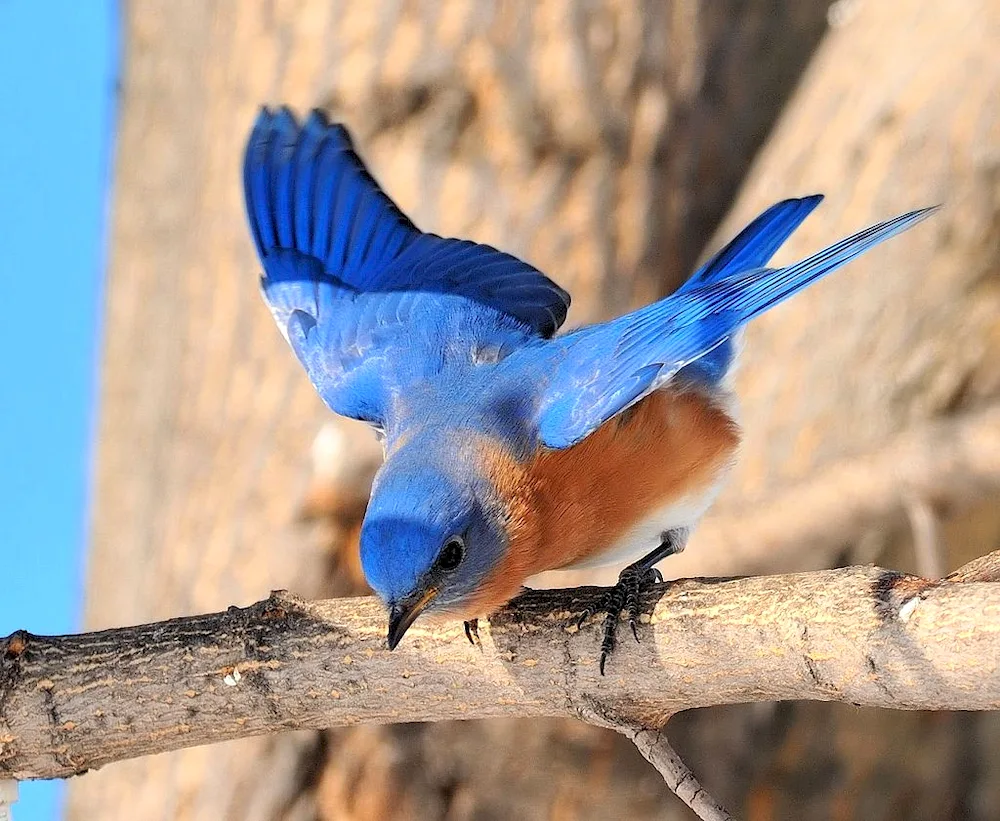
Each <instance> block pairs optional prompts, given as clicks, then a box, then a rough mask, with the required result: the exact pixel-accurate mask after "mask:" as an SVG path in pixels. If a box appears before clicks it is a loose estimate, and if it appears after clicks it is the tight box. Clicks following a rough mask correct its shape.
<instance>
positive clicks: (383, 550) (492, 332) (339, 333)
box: [244, 109, 934, 673]
mask: <svg viewBox="0 0 1000 821" xmlns="http://www.w3.org/2000/svg"><path fill="white" fill-rule="evenodd" d="M244 188H245V196H246V207H247V214H248V217H249V223H250V230H251V233H252V235H253V240H254V242H255V243H256V246H257V252H258V254H259V255H260V259H261V262H262V263H263V267H264V276H263V278H262V289H263V294H264V299H265V300H266V302H267V304H268V306H269V307H270V309H271V312H272V314H273V315H274V318H275V321H276V322H277V323H278V327H279V328H280V330H281V332H282V333H283V334H284V336H285V338H286V339H287V340H288V342H289V344H290V345H291V347H292V350H293V351H294V352H295V354H296V356H297V357H298V358H299V360H300V361H301V363H302V365H303V366H304V367H305V370H306V372H307V374H308V375H309V378H310V379H311V380H312V383H313V384H314V385H315V387H316V390H317V391H318V392H319V395H320V397H322V399H323V401H324V402H325V403H326V404H327V405H328V406H329V408H330V409H331V410H333V411H334V412H335V413H338V414H341V415H343V416H348V417H351V418H354V419H361V420H364V421H365V422H367V423H369V424H370V425H371V426H372V427H373V428H374V429H375V431H376V432H377V434H378V435H379V436H380V437H381V438H382V441H383V446H384V449H385V462H384V464H383V466H382V467H381V469H380V470H379V472H378V474H377V476H376V478H375V481H374V484H373V487H372V494H371V500H370V502H369V505H368V510H367V513H366V516H365V520H364V524H363V526H362V530H361V563H362V567H363V570H364V573H365V577H366V578H367V580H368V583H369V584H370V585H371V587H372V588H373V589H374V590H375V592H376V593H377V594H378V595H379V597H380V598H381V599H382V600H383V601H384V602H385V604H386V606H387V607H388V610H389V632H388V643H389V647H390V648H394V647H395V646H396V645H397V644H398V643H399V641H400V639H401V638H402V637H403V634H404V633H405V632H406V630H407V629H408V628H409V626H410V625H411V624H412V623H413V621H414V620H415V619H416V618H417V616H419V615H420V614H421V613H425V612H426V613H437V614H439V615H447V616H452V617H457V618H461V619H463V620H466V622H467V630H468V629H469V623H470V622H471V623H473V624H474V620H475V619H476V618H477V617H481V616H487V615H489V614H490V613H492V612H494V611H495V610H496V609H497V608H499V607H501V606H502V605H503V604H505V603H506V602H507V601H509V600H510V599H512V598H513V597H514V596H515V595H517V593H518V592H519V591H520V590H521V589H522V586H523V584H524V582H525V580H527V579H528V578H530V577H531V576H533V575H535V574H537V573H540V572H542V571H546V570H555V569H566V568H575V567H582V566H587V565H601V564H615V565H616V566H619V567H620V566H622V565H625V567H624V569H623V570H622V572H621V575H620V577H619V581H618V584H617V585H616V586H614V587H612V588H609V592H608V596H607V602H606V606H605V608H604V609H606V610H607V613H608V617H607V618H606V620H605V627H604V638H603V642H602V652H601V660H600V668H601V672H602V673H603V672H604V665H605V660H606V658H607V656H608V655H609V654H610V653H611V651H612V650H613V648H614V643H615V631H616V629H617V624H618V621H619V616H620V614H621V613H622V612H623V611H627V612H628V614H629V617H630V621H631V624H632V630H633V632H635V621H636V618H637V616H638V609H639V590H640V588H641V587H642V585H644V584H646V583H648V582H649V581H650V580H652V579H654V578H656V577H657V576H658V573H657V571H656V570H655V569H654V566H655V564H656V563H657V562H659V561H660V560H661V559H662V558H664V557H665V556H667V555H670V554H671V553H676V552H678V551H679V550H681V549H683V547H684V544H685V542H686V540H687V537H688V534H689V533H690V531H691V529H692V528H693V527H694V525H695V524H696V523H697V522H698V520H699V519H700V518H701V516H702V515H703V514H704V513H705V511H706V510H707V509H708V507H709V506H710V505H711V503H712V501H713V500H714V498H715V497H716V495H717V493H718V491H719V489H720V487H721V485H722V483H723V482H724V480H725V479H726V476H727V473H728V472H729V468H730V467H731V466H732V464H733V461H734V458H735V454H736V450H737V447H738V445H739V441H740V431H739V428H738V426H737V423H736V421H735V419H734V416H733V409H734V405H735V403H734V399H733V397H732V395H731V394H730V392H729V389H728V387H727V384H726V376H727V373H728V372H729V370H730V368H731V367H732V364H733V357H734V348H733V335H734V334H735V333H736V332H737V331H738V330H739V329H740V328H741V327H742V326H743V325H745V324H746V323H747V322H749V321H751V320H752V319H753V318H754V317H756V316H759V315H760V314H762V313H763V312H764V311H766V310H768V309H769V308H771V307H772V306H774V305H776V304H778V303H779V302H781V301H782V300H784V299H787V298H788V297H790V296H792V295H793V294H795V293H796V292H797V291H799V290H801V289H802V288H805V287H806V286H807V285H809V284H810V283H812V282H814V281H816V280H817V279H819V278H820V277H822V276H824V275H825V274H827V273H829V272H830V271H833V270H834V269H835V268H839V267H840V266H841V265H844V264H845V263H847V262H850V261H851V260H852V259H854V258H855V257H857V256H858V255H859V254H861V253H863V252H865V251H867V250H868V249H869V248H872V247H873V246H875V245H877V244H878V243H880V242H882V241H883V240H886V239H888V238H889V237H891V236H894V235H895V234H898V233H900V232H901V231H905V230H906V229H908V228H911V227H912V226H914V225H916V224H917V223H918V222H919V221H920V220H922V219H924V218H925V217H926V216H928V215H929V214H930V213H931V212H932V211H933V210H934V209H932V208H925V209H921V210H918V211H912V212H910V213H908V214H904V215H902V216H899V217H896V218H895V219H891V220H888V221H886V222H882V223H879V224H878V225H875V226H872V227H871V228H867V229H865V230H864V231H861V232H859V233H857V234H854V235H852V236H850V237H847V238H846V239H843V240H841V241H840V242H837V243H836V244H834V245H831V246H830V247H829V248H825V249H824V250H822V251H820V252H818V253H816V254H813V255H812V256H810V257H808V258H806V259H804V260H802V261H801V262H797V263H795V264H793V265H788V266H786V267H783V268H769V267H767V263H768V260H769V259H770V258H771V256H772V255H773V254H774V252H775V251H776V250H777V249H778V247H779V246H780V245H781V244H782V243H783V242H784V241H785V240H786V239H787V238H788V237H789V236H790V235H791V234H792V232H793V231H794V230H795V229H796V228H797V227H798V226H799V224H800V223H801V222H802V221H803V220H804V219H805V218H806V217H807V216H808V215H809V213H810V212H811V211H812V210H813V209H814V208H815V207H816V206H817V205H818V204H819V202H820V200H821V199H822V197H820V196H818V195H817V196H810V197H803V198H801V199H789V200H784V201H783V202H779V203H778V204H776V205H773V206H771V207H770V208H769V209H767V210H766V211H765V212H764V213H763V214H761V215H760V216H759V217H757V218H756V219H755V220H754V221H753V222H752V223H750V225H749V226H747V227H746V228H745V229H744V230H743V231H742V232H741V233H740V234H739V236H737V237H736V238H735V239H734V240H733V241H732V242H730V243H729V244H728V245H727V246H726V247H725V248H723V249H722V250H721V251H720V252H719V253H718V254H716V255H715V256H714V257H713V258H712V259H710V260H709V261H708V262H707V263H705V265H703V266H702V267H701V268H700V269H699V270H698V271H696V272H695V273H694V274H693V275H692V276H691V278H690V279H689V280H688V281H687V282H686V283H685V284H684V285H683V286H682V287H681V288H680V289H679V290H677V291H676V292H675V293H673V294H671V295H670V296H668V297H667V298H665V299H662V300H660V301H659V302H655V303H653V304H651V305H647V306H646V307H644V308H640V309H639V310H636V311H633V312H631V313H629V314H626V315H624V316H621V317H619V318H617V319H614V320H612V321H610V322H605V323H602V324H598V325H591V326H589V327H584V328H580V329H578V330H575V331H572V332H570V333H566V334H563V335H558V336H557V335H556V331H557V330H558V329H559V327H560V325H561V324H562V323H563V321H564V320H565V318H566V312H567V309H568V308H569V302H570V299H569V295H568V294H567V293H566V292H565V291H564V290H563V289H562V288H560V287H559V286H558V285H556V284H555V283H554V282H553V281H552V280H550V279H549V278H548V277H546V276H545V275H544V274H542V273H541V272H540V271H538V270H537V269H536V268H534V267H532V266H531V265H529V264H528V263H526V262H523V261H522V260H519V259H517V258H516V257H513V256H511V255H509V254H505V253H503V252H501V251H498V250H496V249H495V248H491V247H490V246H488V245H479V244H477V243H474V242H469V241H467V240H458V239H444V238H442V237H439V236H437V235H435V234H428V233H424V232H422V231H420V230H419V229H418V228H417V227H416V226H414V225H413V223H412V222H410V220H409V219H407V217H406V216H405V215H404V214H403V213H402V212H401V211H400V210H399V208H398V207H397V206H396V205H395V204H394V203H393V202H392V200H390V199H389V197H388V196H386V194H385V193H384V192H383V191H382V189H381V188H380V187H379V186H378V184H377V183H376V182H375V180H374V179H373V178H372V176H371V174H370V173H369V172H368V170H367V169H366V168H365V165H364V163H363V162H362V161H361V159H360V158H359V157H358V155H357V153H356V152H355V150H354V147H353V144H352V142H351V138H350V136H349V134H348V132H347V131H346V130H345V128H344V127H343V126H341V125H337V124H330V123H329V122H328V120H327V118H326V117H325V116H324V114H323V113H321V112H319V111H314V112H313V113H312V114H311V115H310V116H309V117H308V118H307V119H306V120H305V122H304V123H302V124H300V123H299V122H298V121H297V119H296V118H295V116H294V115H293V114H292V113H291V112H290V111H288V110H287V109H280V110H277V111H271V110H268V109H264V110H263V111H262V112H261V114H260V116H259V117H258V119H257V122H256V124H255V126H254V128H253V131H252V133H251V134H250V137H249V142H248V145H247V149H246V156H245V164H244Z"/></svg>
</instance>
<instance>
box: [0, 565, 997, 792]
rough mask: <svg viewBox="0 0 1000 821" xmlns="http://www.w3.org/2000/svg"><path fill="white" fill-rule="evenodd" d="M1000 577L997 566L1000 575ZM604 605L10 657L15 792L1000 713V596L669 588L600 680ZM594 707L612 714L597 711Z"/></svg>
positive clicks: (236, 625) (293, 619)
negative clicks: (268, 738) (760, 725)
mask: <svg viewBox="0 0 1000 821" xmlns="http://www.w3.org/2000/svg"><path fill="white" fill-rule="evenodd" d="M994 558H995V557H994ZM601 592H602V591H601V589H600V588H575V589H571V590H564V591H534V592H530V593H527V594H525V595H523V596H521V597H520V598H519V599H518V600H517V601H516V602H515V603H514V604H513V605H512V606H510V607H508V608H506V609H504V610H502V611H501V612H499V613H498V614H496V615H495V616H494V617H493V618H492V619H490V621H489V622H488V623H486V624H484V625H483V626H482V627H481V630H480V637H481V640H482V646H481V647H476V646H473V645H471V644H470V643H467V642H466V641H464V638H463V636H462V629H461V625H460V624H449V625H445V626H439V627H434V626H427V625H417V626H415V627H414V628H412V630H411V632H412V635H408V636H407V641H406V644H405V645H404V646H403V647H402V649H401V650H400V651H397V652H390V651H389V650H388V649H387V648H386V645H385V617H384V612H383V608H382V606H381V604H380V603H379V602H378V601H377V600H376V599H373V598H365V599H333V600H328V601H321V602H312V603H307V602H303V601H301V600H299V599H295V598H292V597H289V596H288V595H287V594H284V593H276V594H272V596H271V597H270V598H269V599H268V600H266V601H262V602H259V603H257V604H255V605H252V606H250V607H248V608H237V607H231V608H230V609H229V610H228V611H226V612H222V613H214V614H210V615H206V616H190V617H185V618H179V619H172V620H170V621H166V622H159V623H155V624H149V625H142V626H139V627H125V628H117V629H113V630H104V631H99V632H95V633H86V634H82V635H76V636H58V637H44V636H32V635H30V634H28V633H25V632H23V631H19V632H17V633H14V634H13V635H11V636H10V637H8V638H7V639H5V640H4V642H3V644H2V645H0V650H2V652H0V659H2V661H0V705H2V717H3V726H2V727H0V729H2V731H3V732H2V735H0V775H6V776H10V777H14V778H19V779H24V778H52V777H65V776H69V775H75V774H79V773H81V772H83V771H85V770H88V769H91V768H94V767H99V766H101V765H103V764H107V763H109V762H112V761H118V760H121V759H124V758H132V757H135V756H140V755H150V754H153V753H158V752H164V751H167V750H174V749H177V748H181V747H188V746H193V745H198V744H206V743H210V742H218V741H226V740H231V739H236V738H242V737H245V736H252V735H259V734H262V733H267V732H275V731H277V730H282V729H322V728H327V727H333V726H338V725H346V724H358V723H385V722H401V721H441V720H446V719H456V718H461V719H469V718H495V717H500V716H520V717H525V716H528V717H530V716H559V715H568V716H577V717H587V715H588V710H590V711H593V710H595V709H596V710H597V711H598V712H599V713H601V714H607V715H612V716H616V717H619V718H620V719H621V720H624V721H628V722H629V723H630V724H632V725H634V726H639V727H650V728H654V729H655V728H659V727H661V726H663V725H664V724H665V723H666V721H667V719H668V718H669V717H670V716H672V715H673V714H675V713H677V712H680V711H681V710H687V709H690V708H695V707H705V706H711V705H717V704H731V703H742V702H751V701H778V700H785V699H809V700H821V701H843V702H847V703H851V704H854V705H856V706H862V705H864V706H874V707H889V708H896V709H911V710H912V709H934V710H941V709H952V710H993V709H998V708H1000V667H998V666H997V663H996V660H997V658H1000V583H997V582H996V581H993V580H991V581H985V582H952V581H939V582H935V581H930V580H926V579H921V578H918V577H913V576H906V575H904V574H902V573H898V572H896V571H891V570H884V569H882V568H878V567H864V568H847V569H842V570H827V571H814V572H812V573H807V574H798V575H788V576H758V577H753V578H744V579H735V580H724V579H711V580H703V581H697V580H690V581H683V582H675V583H669V584H662V585H658V586H656V587H655V588H654V589H652V590H650V591H649V592H648V593H647V595H646V597H645V602H644V604H645V610H646V612H647V613H648V614H649V615H648V618H646V619H644V620H643V622H644V625H643V627H642V629H641V632H640V642H639V643H632V642H622V643H621V644H620V645H619V648H618V650H617V652H616V654H615V655H614V657H613V665H612V667H611V669H610V671H609V675H607V676H601V675H600V672H599V669H598V657H599V654H600V650H599V648H600V638H601V635H602V630H601V627H600V624H591V625H589V626H586V627H584V628H583V629H578V627H577V618H578V617H579V615H580V613H582V612H583V611H585V610H586V609H588V608H589V607H592V606H593V605H594V604H595V602H596V601H597V600H598V599H599V597H600V595H601ZM595 705H597V706H596V707H595ZM647 752H648V751H647Z"/></svg>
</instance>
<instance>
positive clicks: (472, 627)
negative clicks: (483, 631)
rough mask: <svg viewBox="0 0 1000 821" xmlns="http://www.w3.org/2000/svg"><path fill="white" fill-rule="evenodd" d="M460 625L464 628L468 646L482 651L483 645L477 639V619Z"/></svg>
mask: <svg viewBox="0 0 1000 821" xmlns="http://www.w3.org/2000/svg"><path fill="white" fill-rule="evenodd" d="M462 624H463V626H464V627H465V637H466V638H467V639H468V640H469V644H471V645H472V646H473V647H478V648H479V649H480V650H482V649H483V643H482V641H480V639H479V619H470V620H469V621H466V622H462Z"/></svg>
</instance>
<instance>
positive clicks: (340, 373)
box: [243, 108, 569, 421]
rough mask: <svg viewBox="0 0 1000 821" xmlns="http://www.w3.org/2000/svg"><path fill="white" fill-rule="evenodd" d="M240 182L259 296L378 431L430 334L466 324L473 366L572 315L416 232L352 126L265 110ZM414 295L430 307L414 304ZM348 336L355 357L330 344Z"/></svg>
mask: <svg viewBox="0 0 1000 821" xmlns="http://www.w3.org/2000/svg"><path fill="white" fill-rule="evenodd" d="M243 180H244V189H245V196H246V206H247V216H248V219H249V223H250V230H251V234H252V235H253V240H254V244H255V245H256V248H257V252H258V254H259V256H260V258H261V261H262V263H263V265H264V272H265V274H264V277H263V280H262V287H263V292H264V296H265V299H266V300H267V302H268V304H269V306H270V307H271V310H272V313H273V314H274V316H275V319H276V321H277V322H278V324H279V326H280V327H281V329H282V332H283V333H285V335H286V337H288V339H289V342H290V343H292V345H293V348H294V349H295V352H296V354H297V355H298V356H299V358H300V360H301V361H302V363H303V364H304V365H305V367H306V370H307V371H308V372H309V375H310V378H311V379H312V380H313V382H314V383H315V384H316V387H317V389H318V390H319V392H320V395H321V396H322V397H323V399H324V400H325V401H326V402H327V404H328V405H330V407H331V408H332V409H333V410H335V411H337V412H339V413H343V414H345V415H349V416H350V415H355V416H356V415H358V413H359V412H360V411H359V408H363V409H364V413H365V414H366V417H365V418H369V419H375V420H376V421H377V418H378V417H380V416H383V415H385V414H386V413H387V408H386V407H384V406H383V405H380V403H384V402H385V401H387V400H386V397H387V396H388V395H389V394H390V393H391V392H392V391H390V390H388V387H387V386H391V387H392V388H393V389H394V390H397V391H398V390H399V389H401V388H403V387H405V385H406V384H407V382H408V380H409V381H413V380H416V381H419V380H420V379H423V378H425V377H426V376H427V375H429V374H431V373H433V370H434V368H435V367H439V366H440V363H441V360H442V357H441V355H440V351H439V350H435V348H436V347H437V348H439V347H440V346H441V344H442V341H441V340H440V339H435V338H434V337H433V334H432V333H431V332H430V331H431V330H435V329H440V328H452V329H455V328H461V329H462V333H463V334H464V335H465V336H466V337H467V342H468V345H466V346H465V350H466V351H468V352H469V354H468V355H469V356H470V357H471V351H472V350H474V349H475V348H476V347H477V346H492V347H494V348H497V349H501V348H503V349H507V348H509V347H510V344H509V343H510V335H511V334H512V333H513V334H514V335H515V336H518V338H521V337H524V338H529V337H531V336H539V337H548V336H551V335H552V334H553V333H555V331H556V330H557V329H558V327H559V325H560V324H561V323H562V322H563V320H564V319H565V317H566V311H567V309H568V307H569V296H568V294H566V292H565V291H563V290H562V289H561V288H560V287H559V286H557V285H556V284H555V283H554V282H552V281H551V280H549V279H548V278H547V277H545V276H544V275H543V274H542V273H540V272H539V271H538V270H537V269H535V268H534V267H532V266H531V265H529V264H527V263H526V262H522V261H521V260H519V259H517V258H515V257H513V256H510V255H509V254H504V253H502V252H500V251H497V250H496V249H494V248H491V247H489V246H486V245H477V244H475V243H472V242H468V241H464V240H454V239H444V238H442V237H439V236H436V235H434V234H425V233H423V232H421V231H420V230H418V229H417V228H416V227H415V226H414V225H413V223H412V222H410V220H409V219H407V217H406V216H405V215H404V214H403V213H402V212H401V211H400V210H399V208H397V207H396V205H395V203H393V202H392V200H391V199H389V197H388V196H386V194H385V193H384V192H383V191H382V189H381V188H379V186H378V184H377V183H376V182H375V180H374V179H373V178H372V176H371V174H370V173H369V172H368V170H367V169H366V168H365V165H364V163H363V162H362V161H361V159H360V158H359V157H358V155H357V154H356V153H355V151H354V148H353V145H352V143H351V138H350V135H349V134H348V133H347V131H346V129H344V128H343V126H340V125H336V124H334V125H331V124H330V123H329V122H328V121H327V120H326V117H325V115H324V114H322V113H321V112H318V111H314V112H313V113H312V114H311V115H310V116H309V117H308V118H307V119H306V121H305V122H304V123H303V124H302V125H301V126H300V125H299V123H298V122H297V121H296V119H295V117H294V116H293V115H292V113H291V112H290V111H289V110H288V109H285V108H282V109H279V110H278V111H276V112H272V111H269V110H267V109H264V110H263V111H262V112H261V114H260V116H259V117H258V118H257V122H256V124H255V125H254V128H253V130H252V132H251V134H250V138H249V141H248V143H247V149H246V154H245V159H244V167H243ZM415 295H420V296H421V297H422V298H421V299H419V300H414V299H409V298H408V297H409V296H415ZM362 297H364V299H363V300H362V299H361V298H362ZM358 300H361V302H363V309H362V308H361V307H359V304H356V303H358ZM417 304H419V305H420V308H421V311H420V312H419V313H417V312H414V306H415V305H417ZM304 317H309V318H310V321H306V319H305V318H304ZM310 322H311V324H310ZM293 323H294V327H293ZM364 323H376V324H375V326H374V327H365V326H364ZM348 338H349V339H350V340H351V342H350V345H349V347H348V348H343V349H341V348H338V347H337V346H336V345H335V344H333V342H334V341H336V340H338V339H341V340H347V339H348ZM376 339H377V340H378V345H380V346H382V347H381V348H379V349H376V348H375V347H374V345H375V341H374V340H376ZM421 343H422V344H423V345H424V347H425V348H426V350H422V349H421V348H420V344H421ZM364 344H368V345H369V346H370V347H369V348H367V349H365V348H364V347H363V345H364ZM393 350H395V355H393ZM361 391H368V392H369V394H370V395H368V396H365V397H360V396H359V392H361Z"/></svg>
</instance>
